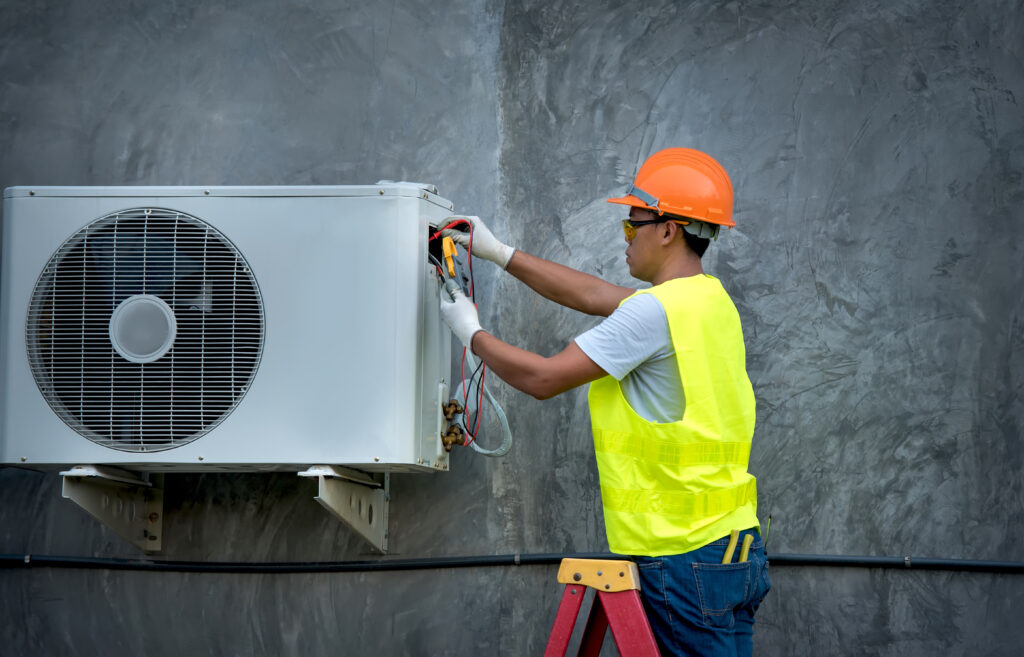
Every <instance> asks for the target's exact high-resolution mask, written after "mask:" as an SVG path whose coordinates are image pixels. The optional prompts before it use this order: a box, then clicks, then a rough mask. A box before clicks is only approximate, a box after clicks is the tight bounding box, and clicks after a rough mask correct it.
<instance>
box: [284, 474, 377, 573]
mask: <svg viewBox="0 0 1024 657" xmlns="http://www.w3.org/2000/svg"><path fill="white" fill-rule="evenodd" d="M298 474H299V476H300V477H316V478H317V480H318V482H319V484H320V490H319V494H318V495H317V496H316V498H314V499H316V501H317V502H319V503H320V504H322V505H323V506H324V508H326V509H327V510H328V511H330V512H331V513H332V514H334V516H336V517H337V518H338V519H339V520H341V521H342V522H344V523H345V524H346V525H348V526H349V527H351V528H352V530H353V531H355V532H356V533H357V534H359V535H360V536H362V537H363V538H364V539H366V540H367V541H369V543H370V544H371V545H372V546H373V547H374V549H376V550H377V551H378V552H380V553H382V554H386V553H387V551H388V506H389V503H390V501H391V475H390V474H388V473H386V472H385V473H384V474H383V476H382V478H379V479H378V478H374V477H373V476H371V475H369V474H367V473H365V472H360V471H358V470H352V469H350V468H343V467H340V466H336V465H314V466H312V467H310V468H309V469H308V470H306V471H304V472H300V473H298ZM378 477H380V476H379V475H378Z"/></svg>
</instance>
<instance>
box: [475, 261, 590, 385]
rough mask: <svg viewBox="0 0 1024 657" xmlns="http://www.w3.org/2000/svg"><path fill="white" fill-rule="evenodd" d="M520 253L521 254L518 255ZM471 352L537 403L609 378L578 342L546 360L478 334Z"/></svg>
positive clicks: (493, 338)
mask: <svg viewBox="0 0 1024 657" xmlns="http://www.w3.org/2000/svg"><path fill="white" fill-rule="evenodd" d="M517 253H518V252H517ZM470 342H471V349H472V350H473V353H475V354H476V355H477V356H478V357H479V358H480V359H481V360H482V361H483V362H484V363H485V364H486V365H487V367H489V368H491V371H493V372H494V373H495V374H497V375H498V376H499V377H501V379H502V380H503V381H505V382H506V383H508V384H509V385H511V386H512V387H513V388H516V389H518V390H521V391H522V392H525V393H527V394H528V395H532V396H533V397H536V398H537V399H548V398H550V397H554V396H555V395H559V394H561V393H563V392H565V391H566V390H571V389H572V388H575V387H577V386H581V385H583V384H584V383H590V382H591V381H594V380H596V379H599V378H601V377H603V376H605V371H604V370H603V369H601V368H600V367H599V366H598V365H597V363H595V362H594V361H592V360H590V357H588V356H587V355H586V354H585V353H583V350H582V349H580V348H579V346H578V345H577V344H576V343H575V342H570V343H569V346H568V347H566V348H565V349H563V350H562V351H561V352H560V353H558V354H555V355H554V356H551V357H550V358H545V357H544V356H540V355H538V354H535V353H533V352H530V351H526V350H525V349H520V348H519V347H514V346H512V345H510V344H508V343H507V342H503V341H501V340H499V339H498V338H496V337H494V336H493V335H491V334H490V333H488V332H487V331H483V330H478V331H477V332H476V333H474V334H473V336H472V339H471V341H470Z"/></svg>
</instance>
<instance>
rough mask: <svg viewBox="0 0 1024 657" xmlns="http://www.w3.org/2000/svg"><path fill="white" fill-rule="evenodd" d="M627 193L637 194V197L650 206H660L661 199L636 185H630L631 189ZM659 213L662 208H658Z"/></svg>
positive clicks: (629, 194) (630, 194)
mask: <svg viewBox="0 0 1024 657" xmlns="http://www.w3.org/2000/svg"><path fill="white" fill-rule="evenodd" d="M626 194H627V195H628V196H635V197H637V198H638V199H640V200H641V201H643V202H644V203H646V204H647V205H648V206H650V207H652V208H657V207H658V203H659V199H657V198H655V197H654V196H652V195H650V194H648V193H647V192H645V191H644V190H642V189H640V188H639V187H637V186H636V185H630V186H629V191H628V192H626ZM658 214H661V209H660V208H659V209H658Z"/></svg>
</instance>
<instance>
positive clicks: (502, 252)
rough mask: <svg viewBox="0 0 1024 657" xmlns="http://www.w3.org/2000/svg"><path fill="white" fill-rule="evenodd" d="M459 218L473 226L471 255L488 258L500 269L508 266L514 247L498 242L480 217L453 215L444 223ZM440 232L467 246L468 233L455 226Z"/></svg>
mask: <svg viewBox="0 0 1024 657" xmlns="http://www.w3.org/2000/svg"><path fill="white" fill-rule="evenodd" d="M459 219H464V220H465V221H468V222H469V223H470V224H471V225H472V226H473V255H475V256H478V257H480V258H483V259H484V260H490V261H491V262H493V263H494V264H496V265H498V266H499V267H501V268H502V269H505V268H506V267H508V261H509V260H511V259H512V254H513V253H515V252H516V250H515V249H514V248H512V247H511V246H509V245H508V244H504V243H502V242H500V241H499V240H498V238H496V237H495V236H494V233H492V232H491V230H490V229H489V228H488V227H487V226H486V225H485V224H484V222H483V221H481V220H480V217H473V216H463V215H455V216H451V217H448V219H447V220H446V221H445V224H449V223H451V222H453V221H457V220H459ZM441 234H442V235H444V236H445V237H450V238H452V239H453V240H455V241H456V242H458V243H459V244H461V245H462V246H464V247H466V248H469V233H464V232H462V231H461V230H457V229H455V228H448V229H447V230H443V231H441Z"/></svg>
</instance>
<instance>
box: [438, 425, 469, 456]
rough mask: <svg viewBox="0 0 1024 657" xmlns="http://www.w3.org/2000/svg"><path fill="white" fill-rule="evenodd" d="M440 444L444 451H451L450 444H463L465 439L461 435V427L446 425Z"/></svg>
mask: <svg viewBox="0 0 1024 657" xmlns="http://www.w3.org/2000/svg"><path fill="white" fill-rule="evenodd" d="M441 444H442V445H444V451H446V452H450V451H452V445H459V446H460V447H461V446H462V445H465V444H466V439H465V437H464V436H463V435H462V427H460V426H459V425H455V426H453V427H448V431H446V432H445V433H444V435H442V436H441Z"/></svg>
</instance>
